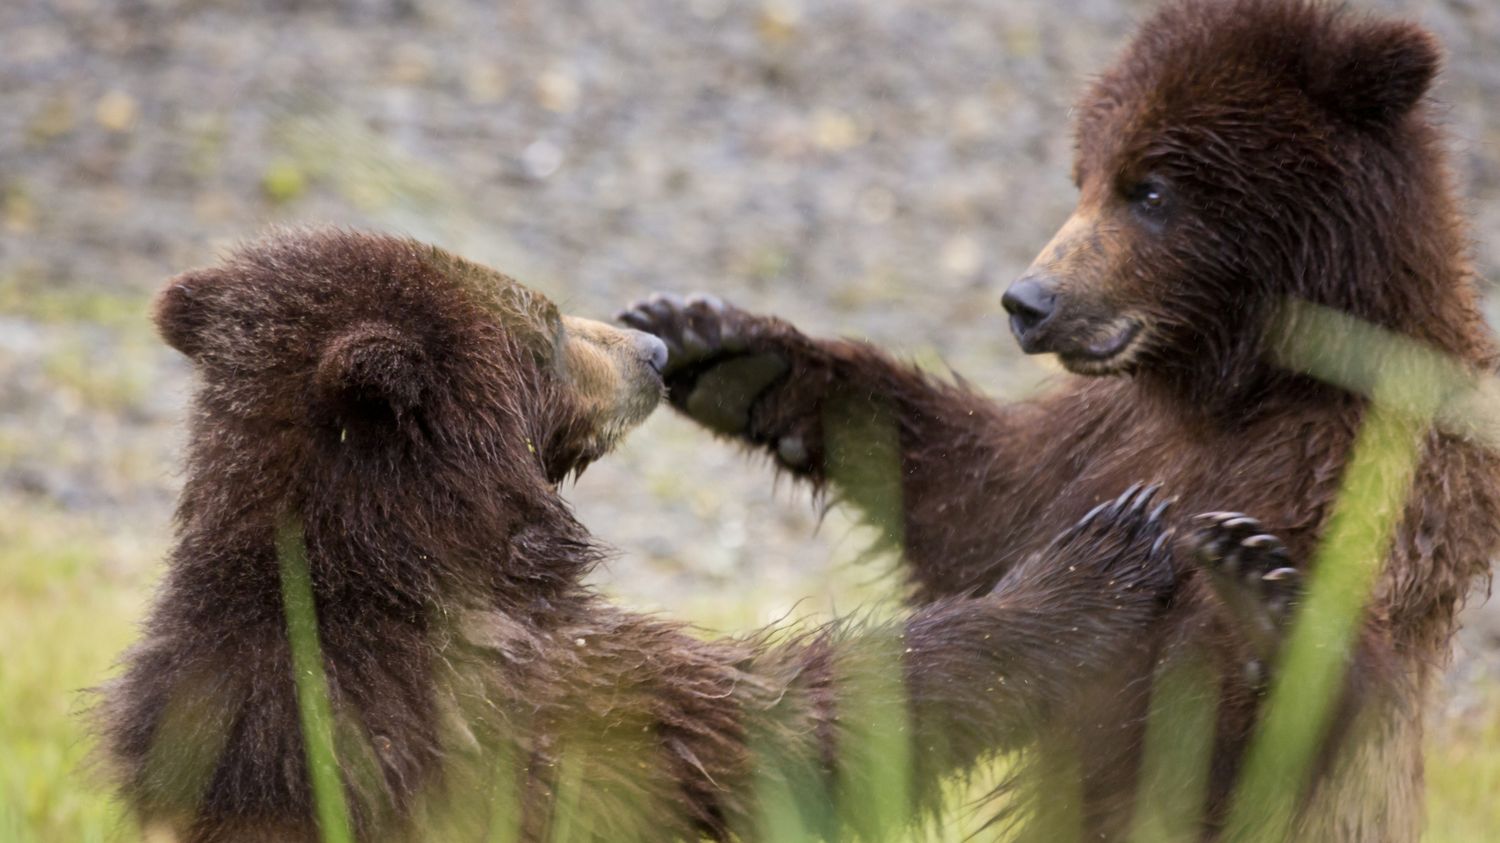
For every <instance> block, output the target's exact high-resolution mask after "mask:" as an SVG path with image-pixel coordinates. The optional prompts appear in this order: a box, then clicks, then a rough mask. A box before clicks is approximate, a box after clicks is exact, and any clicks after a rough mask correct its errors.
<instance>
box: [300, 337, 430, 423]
mask: <svg viewBox="0 0 1500 843" xmlns="http://www.w3.org/2000/svg"><path fill="white" fill-rule="evenodd" d="M426 368H427V355H426V353H425V352H424V351H423V349H422V345H421V343H420V342H419V341H418V340H417V339H416V338H415V337H412V336H410V335H408V334H407V333H405V332H404V331H402V330H401V329H400V328H398V327H396V326H395V325H392V324H391V323H389V322H361V323H359V324H357V325H355V326H353V327H352V328H350V329H348V330H346V331H344V332H343V333H342V334H340V335H339V336H338V337H337V338H335V339H334V340H333V341H332V342H330V343H329V344H328V346H327V348H325V349H324V350H323V354H322V357H321V359H319V361H318V371H317V375H316V386H317V390H318V392H319V394H320V395H321V396H322V397H323V399H324V400H327V401H330V402H333V403H334V404H337V405H343V406H345V407H349V408H353V407H370V406H371V405H377V406H383V407H385V408H387V409H388V410H389V411H390V412H391V413H392V414H394V415H395V416H397V417H400V416H401V415H403V414H405V413H406V412H407V411H409V410H412V409H413V408H415V407H416V406H417V404H418V402H419V401H420V400H421V398H422V392H423V389H424V386H425V378H426Z"/></svg>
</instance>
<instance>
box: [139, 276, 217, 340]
mask: <svg viewBox="0 0 1500 843" xmlns="http://www.w3.org/2000/svg"><path fill="white" fill-rule="evenodd" d="M222 282H223V278H222V277H221V276H220V274H219V273H218V272H216V271H215V270H212V269H195V270H193V271H191V272H184V273H182V274H181V275H178V276H175V277H174V278H172V279H171V280H169V281H168V282H167V283H166V285H165V286H163V287H162V289H161V292H159V293H157V294H156V300H155V302H153V304H152V306H151V321H152V322H154V323H156V331H157V333H159V334H161V338H162V339H163V340H166V342H167V345H170V346H172V347H173V348H175V349H177V350H178V351H180V352H182V353H183V354H185V355H187V356H188V357H189V358H196V357H197V356H198V353H199V352H200V351H202V350H203V346H204V344H205V343H204V339H205V337H204V334H205V332H206V331H207V330H208V327H209V311H210V302H211V300H212V299H213V298H214V290H216V289H217V288H218V287H219V286H220V285H221V284H222Z"/></svg>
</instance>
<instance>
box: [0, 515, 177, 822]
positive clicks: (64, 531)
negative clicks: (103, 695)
mask: <svg viewBox="0 0 1500 843" xmlns="http://www.w3.org/2000/svg"><path fill="white" fill-rule="evenodd" d="M0 507H3V511H4V513H5V517H4V519H3V520H0V748H3V750H0V840H4V841H6V843H11V841H15V843H29V842H30V841H37V843H51V841H59V840H69V841H108V840H132V839H138V835H136V834H133V833H131V830H130V829H129V827H128V826H127V825H125V824H124V823H123V821H122V819H121V816H120V813H119V811H118V809H117V807H116V806H115V805H114V804H113V803H112V802H111V800H110V799H108V797H107V796H106V794H105V791H104V790H103V788H102V786H101V782H100V777H99V774H98V773H97V772H94V771H92V770H90V769H89V768H88V765H87V763H86V762H87V760H88V756H89V751H90V749H91V745H90V742H89V740H88V738H87V736H86V731H85V729H84V725H83V720H82V716H81V715H82V709H83V708H84V706H85V705H86V704H87V697H86V695H84V694H82V693H81V689H84V688H87V687H90V686H93V685H96V684H98V683H99V682H100V681H101V680H102V679H104V678H105V677H106V676H107V675H108V673H109V669H110V664H111V662H112V661H113V660H114V658H115V656H116V655H117V654H118V653H119V651H120V650H121V649H122V648H123V647H124V646H125V645H126V644H127V643H128V642H129V641H130V640H131V638H132V637H133V634H134V623H135V620H136V618H137V616H138V615H139V613H140V611H141V607H142V605H143V602H144V595H145V593H146V583H145V581H144V577H142V576H141V573H140V572H143V571H147V570H150V568H149V566H148V565H147V564H145V560H146V559H147V558H148V556H149V557H155V556H156V555H158V554H157V553H156V552H154V551H151V550H148V549H147V543H146V542H143V541H142V540H141V539H140V538H139V537H138V536H132V535H127V534H121V533H113V534H112V533H111V532H109V531H106V530H102V529H99V528H96V527H95V526H93V525H92V524H91V523H90V522H89V521H88V519H84V518H79V517H76V516H69V515H65V514H63V513H59V512H56V511H54V510H51V509H48V508H45V507H40V506H37V505H36V504H33V503H29V502H26V501H22V500H16V499H5V498H0Z"/></svg>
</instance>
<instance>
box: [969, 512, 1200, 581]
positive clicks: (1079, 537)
mask: <svg viewBox="0 0 1500 843" xmlns="http://www.w3.org/2000/svg"><path fill="white" fill-rule="evenodd" d="M1160 492H1161V485H1160V484H1151V485H1146V484H1144V483H1136V484H1135V485H1133V486H1131V487H1130V488H1128V489H1126V490H1125V491H1124V492H1123V493H1122V494H1121V495H1120V496H1119V497H1117V498H1115V499H1114V500H1110V501H1106V502H1104V503H1101V504H1099V505H1098V506H1096V507H1094V508H1093V509H1091V510H1089V512H1088V513H1087V514H1086V515H1084V516H1083V517H1082V518H1080V519H1079V520H1078V522H1077V523H1076V524H1074V525H1073V526H1071V527H1069V528H1068V529H1066V530H1064V531H1063V532H1062V533H1060V534H1059V535H1058V536H1057V538H1055V539H1053V540H1052V543H1051V544H1050V545H1049V546H1048V547H1047V549H1046V550H1045V551H1043V553H1042V554H1041V556H1042V558H1043V559H1044V562H1043V564H1045V565H1046V566H1048V567H1050V568H1053V569H1054V570H1059V571H1064V572H1066V573H1067V574H1069V575H1073V576H1077V575H1082V576H1085V577H1090V578H1092V580H1093V581H1094V582H1098V583H1103V584H1106V585H1108V586H1111V587H1114V588H1115V589H1117V590H1118V591H1120V592H1146V593H1149V594H1151V595H1153V597H1154V598H1156V599H1158V600H1162V601H1164V600H1166V598H1167V597H1168V596H1170V594H1171V592H1172V590H1173V588H1174V586H1175V584H1176V579H1177V576H1176V571H1175V569H1174V567H1173V565H1172V560H1171V544H1172V537H1173V529H1172V528H1171V527H1170V526H1168V525H1167V523H1166V521H1165V518H1164V516H1165V515H1166V513H1167V511H1168V510H1169V509H1170V508H1171V506H1172V503H1173V500H1172V499H1170V498H1169V499H1166V500H1158V495H1159V494H1160ZM1006 585H1007V584H1006V582H1004V581H1002V582H1001V583H1000V586H999V587H997V589H998V588H1004V587H1006Z"/></svg>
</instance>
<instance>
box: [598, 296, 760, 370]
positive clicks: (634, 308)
mask: <svg viewBox="0 0 1500 843" xmlns="http://www.w3.org/2000/svg"><path fill="white" fill-rule="evenodd" d="M743 315H744V314H743V313H742V312H741V311H739V310H737V309H736V308H734V307H732V306H730V305H728V304H726V303H725V302H724V300H723V299H721V298H719V297H718V296H714V295H710V294H707V293H694V294H693V295H690V296H687V297H685V298H684V297H683V296H679V295H677V294H675V293H656V294H654V295H652V296H651V297H650V298H647V299H644V300H642V301H638V302H636V303H634V304H632V305H630V306H629V307H627V308H625V309H624V310H622V311H620V312H619V313H618V314H616V315H615V318H616V319H617V320H619V321H620V322H623V323H624V324H626V325H629V326H630V327H632V328H635V329H636V330H638V331H645V332H646V333H648V334H655V335H656V336H657V337H659V338H660V339H661V341H662V342H664V343H666V344H667V351H668V352H669V356H668V359H667V366H666V370H665V371H666V373H667V374H672V373H674V372H677V371H680V370H682V369H683V368H685V367H688V366H692V365H694V364H697V363H702V362H704V361H706V360H709V359H711V358H714V357H716V356H719V355H722V354H738V353H741V352H744V351H745V350H746V349H747V346H746V339H747V337H746V336H745V335H744V334H745V332H744V331H743V330H742V329H741V328H742V325H741V323H742V322H744V321H745V320H744V319H742V318H740V317H742V316H743Z"/></svg>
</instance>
